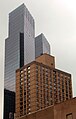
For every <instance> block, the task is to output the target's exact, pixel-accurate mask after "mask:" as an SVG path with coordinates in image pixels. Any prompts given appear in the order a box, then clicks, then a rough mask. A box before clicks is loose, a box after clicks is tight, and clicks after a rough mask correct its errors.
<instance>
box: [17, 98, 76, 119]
mask: <svg viewBox="0 0 76 119" xmlns="http://www.w3.org/2000/svg"><path fill="white" fill-rule="evenodd" d="M19 119H76V98H72V99H69V100H67V101H64V102H62V103H59V104H56V105H54V106H50V107H48V108H45V109H42V110H40V111H36V112H34V113H32V114H29V115H26V116H22V117H21V118H19Z"/></svg>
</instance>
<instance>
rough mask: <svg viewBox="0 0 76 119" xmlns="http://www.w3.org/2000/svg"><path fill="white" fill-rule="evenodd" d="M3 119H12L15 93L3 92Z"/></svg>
mask: <svg viewBox="0 0 76 119" xmlns="http://www.w3.org/2000/svg"><path fill="white" fill-rule="evenodd" d="M4 99H5V100H4V119H14V113H15V104H14V103H15V92H12V91H9V90H6V89H5V90H4Z"/></svg>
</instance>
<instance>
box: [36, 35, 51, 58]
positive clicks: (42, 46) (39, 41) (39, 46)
mask: <svg viewBox="0 0 76 119" xmlns="http://www.w3.org/2000/svg"><path fill="white" fill-rule="evenodd" d="M44 53H47V54H50V44H49V43H48V41H47V39H46V38H45V36H44V35H43V34H42V33H41V34H40V35H38V36H37V37H36V38H35V58H36V57H38V56H40V55H42V54H44Z"/></svg>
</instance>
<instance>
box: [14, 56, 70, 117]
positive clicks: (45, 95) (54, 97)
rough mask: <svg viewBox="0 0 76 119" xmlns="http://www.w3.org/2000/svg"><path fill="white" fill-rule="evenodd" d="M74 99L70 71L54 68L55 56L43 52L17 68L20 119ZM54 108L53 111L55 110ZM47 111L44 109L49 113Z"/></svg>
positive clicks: (18, 115)
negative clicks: (33, 59)
mask: <svg viewBox="0 0 76 119" xmlns="http://www.w3.org/2000/svg"><path fill="white" fill-rule="evenodd" d="M71 98H72V82H71V74H69V73H66V72H63V71H61V70H58V69H55V58H54V57H53V56H50V55H48V54H44V55H41V56H40V57H38V58H36V61H33V62H31V63H29V64H27V65H25V66H24V67H22V68H21V69H18V70H16V118H17V119H19V118H20V117H22V116H24V115H28V114H30V113H33V112H37V111H39V110H43V109H46V108H47V107H49V106H51V105H54V104H57V103H60V102H63V101H65V100H67V99H71ZM52 108H54V107H52ZM52 108H50V110H51V111H54V110H53V109H52ZM46 110H47V109H46ZM46 110H44V111H41V112H44V114H45V115H46V113H45V112H46ZM48 110H49V109H48ZM41 112H39V113H41ZM48 113H49V112H48ZM50 113H51V112H50ZM50 113H49V114H50ZM44 114H43V115H44ZM52 115H53V114H52ZM28 118H29V117H28ZM22 119H24V118H22ZM30 119H34V118H30ZM35 119H36V118H35ZM39 119H40V118H39ZM41 119H43V118H41ZM47 119H50V118H47ZM67 119H68V118H67Z"/></svg>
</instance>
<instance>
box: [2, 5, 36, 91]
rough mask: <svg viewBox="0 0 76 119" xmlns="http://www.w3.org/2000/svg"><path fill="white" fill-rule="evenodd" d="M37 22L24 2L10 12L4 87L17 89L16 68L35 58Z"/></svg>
mask: <svg viewBox="0 0 76 119" xmlns="http://www.w3.org/2000/svg"><path fill="white" fill-rule="evenodd" d="M34 27H35V24H34V19H33V17H32V16H31V14H30V13H29V11H28V9H27V8H26V7H25V5H24V4H22V5H21V6H19V7H18V8H16V9H15V10H14V11H12V12H11V13H10V14H9V34H8V38H7V39H6V40H5V80H4V88H6V89H8V90H10V91H15V82H16V81H15V80H16V78H15V70H16V69H18V68H20V67H22V66H23V65H25V64H28V63H30V62H31V61H33V60H35V40H34V38H35V28H34Z"/></svg>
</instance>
